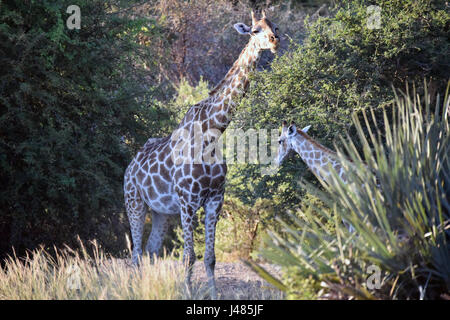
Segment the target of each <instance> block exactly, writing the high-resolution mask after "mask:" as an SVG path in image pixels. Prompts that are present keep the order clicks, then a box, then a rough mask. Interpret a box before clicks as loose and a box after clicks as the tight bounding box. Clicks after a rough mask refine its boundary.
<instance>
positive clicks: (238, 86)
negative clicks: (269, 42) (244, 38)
mask: <svg viewBox="0 0 450 320" xmlns="http://www.w3.org/2000/svg"><path fill="white" fill-rule="evenodd" d="M260 56H261V49H260V48H259V47H258V46H257V45H256V43H255V42H254V40H253V39H250V41H249V43H248V44H247V46H246V47H245V48H244V49H243V50H242V52H241V54H240V55H239V58H238V59H237V60H236V61H235V62H234V64H233V66H232V67H231V69H230V70H229V71H228V73H227V74H226V75H225V77H224V78H223V79H222V81H221V82H220V83H219V84H218V85H217V86H216V87H215V88H214V89H213V90H212V91H211V92H210V93H209V98H208V99H209V100H210V102H211V107H210V108H209V110H208V118H210V119H212V120H213V121H212V122H211V125H210V127H213V128H216V129H219V130H221V131H222V132H223V131H224V130H225V129H226V127H227V125H228V124H229V122H230V121H231V117H232V115H233V113H234V110H235V103H236V100H238V99H239V98H240V97H242V96H243V95H244V94H245V92H246V91H247V88H248V84H249V80H248V78H249V74H250V72H251V71H252V70H254V69H255V67H256V64H257V62H258V60H259V58H260Z"/></svg>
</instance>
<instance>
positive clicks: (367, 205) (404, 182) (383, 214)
mask: <svg viewBox="0 0 450 320" xmlns="http://www.w3.org/2000/svg"><path fill="white" fill-rule="evenodd" d="M449 88H450V82H449V87H448V88H447V93H446V95H445V98H444V99H442V98H439V96H438V98H437V99H436V105H435V106H432V105H430V101H431V98H430V96H429V95H425V96H424V98H423V99H421V98H420V97H419V96H416V92H413V93H411V94H409V93H407V94H405V96H403V97H397V98H396V100H395V103H394V104H393V105H392V108H393V109H394V110H393V111H392V114H393V116H392V117H389V116H388V112H384V113H383V114H384V129H383V130H380V129H376V130H373V131H371V132H370V138H369V139H366V136H365V133H364V131H363V126H368V123H369V122H375V121H376V118H375V116H374V113H372V115H370V113H369V112H367V117H366V113H364V114H365V117H364V118H365V119H366V123H365V124H361V122H360V121H359V120H358V118H356V117H354V123H355V126H356V128H357V132H358V133H357V139H355V138H354V137H353V138H352V137H347V141H345V142H344V143H343V145H344V148H343V149H342V151H341V152H338V155H339V159H340V161H342V163H343V164H344V168H345V170H346V175H347V178H348V183H347V184H344V183H342V181H341V180H340V178H339V177H338V176H337V174H336V173H334V174H333V175H332V179H331V180H330V183H329V184H324V186H325V189H326V191H325V192H322V191H320V190H319V189H317V188H314V187H312V186H309V188H310V192H312V193H315V194H317V195H318V196H319V198H320V199H321V200H322V201H323V202H324V203H325V204H326V207H322V208H318V207H314V206H311V207H309V208H308V209H307V210H305V211H302V212H300V213H299V214H298V215H297V216H298V218H294V220H295V221H294V222H293V223H286V222H283V221H281V222H282V224H283V226H284V232H281V233H277V232H274V233H271V236H270V238H268V247H267V248H266V249H265V250H263V251H262V254H263V256H265V257H266V258H268V259H270V260H271V261H272V262H276V263H278V264H281V265H283V266H285V267H286V268H287V272H286V273H285V277H286V278H285V279H284V281H283V282H282V283H280V282H278V281H277V280H275V279H273V278H272V279H271V278H270V276H269V275H267V274H264V273H263V274H264V276H267V277H268V278H269V279H271V280H272V281H273V283H275V284H276V285H278V286H279V287H281V288H284V289H285V290H287V291H288V292H289V293H290V296H291V297H292V298H296V297H298V296H300V295H301V292H302V290H303V285H304V282H302V280H303V279H305V278H308V277H312V280H313V281H311V283H312V285H313V286H314V285H316V292H318V291H319V289H320V286H321V287H322V289H324V291H325V293H326V296H328V297H332V298H348V297H354V298H363V299H373V298H383V299H385V298H390V299H419V298H420V299H439V298H446V296H445V294H448V291H449V289H450V242H449V241H450V225H449V222H450V202H449V197H448V195H449V194H450V175H449V174H450V132H449V130H450V127H449V122H448V116H449V114H448V110H450V100H449V96H448V93H449V92H448V89H449ZM433 109H434V111H433ZM368 119H370V120H368ZM354 140H359V141H360V142H361V144H362V145H363V155H364V156H363V157H361V156H360V154H359V153H358V151H357V150H356V148H355V144H354V142H353V141H354ZM372 146H373V147H372ZM344 150H345V152H346V153H347V154H348V155H349V157H348V158H347V157H346V156H345V155H344V153H343V151H344ZM363 159H364V160H363ZM349 160H350V161H351V162H349ZM342 219H344V220H346V221H347V222H348V223H350V224H351V225H352V226H353V227H354V229H355V232H349V231H348V230H347V229H346V228H345V227H344V225H343V224H342V223H341V220H342ZM280 220H281V219H280ZM330 221H332V222H333V223H334V227H331V228H330V226H329V225H327V224H326V223H327V222H330ZM377 269H378V272H379V273H378V274H379V280H380V281H379V283H378V286H376V279H375V278H374V277H373V276H374V275H375V276H376V274H375V273H376V272H377V271H376V270H377ZM311 283H310V284H311ZM319 285H320V286H319ZM447 297H448V296H447Z"/></svg>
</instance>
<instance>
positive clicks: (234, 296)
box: [192, 261, 283, 300]
mask: <svg viewBox="0 0 450 320" xmlns="http://www.w3.org/2000/svg"><path fill="white" fill-rule="evenodd" d="M262 266H263V267H264V268H265V269H266V270H267V271H269V272H270V273H272V274H274V275H279V274H280V270H279V268H277V267H275V266H271V265H262ZM215 278H216V286H217V291H218V295H219V299H223V300H241V299H243V300H244V299H248V300H254V299H258V300H260V299H261V300H265V299H281V298H282V297H283V296H282V293H281V292H280V291H279V290H277V289H275V288H274V287H273V286H272V285H270V284H269V283H267V282H266V281H265V280H263V279H261V278H260V277H259V275H257V274H256V273H255V272H254V271H253V270H252V269H250V268H249V267H247V266H246V265H245V264H243V263H242V262H217V263H216V269H215ZM192 280H193V282H194V283H197V284H200V283H202V284H203V285H205V284H206V283H207V278H206V272H205V267H204V264H203V261H196V263H195V265H194V270H193V275H192Z"/></svg>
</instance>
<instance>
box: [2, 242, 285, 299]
mask: <svg viewBox="0 0 450 320" xmlns="http://www.w3.org/2000/svg"><path fill="white" fill-rule="evenodd" d="M88 251H89V253H88ZM54 252H55V253H54V254H50V253H49V251H48V250H44V249H43V248H41V249H38V250H35V251H32V252H30V253H29V254H28V255H27V256H26V257H25V258H18V257H10V258H9V259H8V260H7V261H6V263H5V266H4V268H3V269H2V268H0V300H180V299H181V300H185V299H199V300H203V299H209V295H208V286H207V279H206V274H204V268H203V263H202V262H201V261H199V262H198V263H196V265H195V268H194V275H195V276H194V278H195V279H193V280H194V281H193V286H192V290H191V292H188V290H187V289H186V286H185V283H184V278H185V268H184V265H183V264H182V263H181V262H180V261H178V260H176V259H175V258H174V257H172V256H171V255H165V257H163V258H155V259H153V260H152V261H151V259H150V257H149V256H148V255H144V256H143V258H142V263H141V265H140V266H139V267H135V266H133V265H131V263H130V261H129V260H126V259H117V258H113V257H110V256H109V255H107V254H106V253H105V252H104V251H103V250H102V249H101V248H99V246H98V245H97V243H95V242H93V243H92V246H90V248H89V249H87V248H86V247H85V246H84V245H83V244H81V249H80V250H77V251H75V250H72V249H71V248H69V247H66V248H65V249H64V250H56V249H55V251H54ZM217 269H218V270H217V271H219V272H220V273H222V274H223V276H222V277H221V278H222V279H221V280H220V281H218V286H219V297H221V298H222V299H233V300H241V299H242V298H245V299H250V300H261V299H264V300H265V299H283V294H282V293H281V292H280V291H279V290H276V289H274V288H270V287H267V286H266V285H263V283H262V282H263V281H262V280H261V281H256V280H255V279H254V278H255V275H253V278H252V281H250V280H248V281H245V279H244V280H243V275H245V274H247V277H250V276H251V274H248V273H246V272H245V270H243V269H242V265H239V264H234V265H233V264H231V265H230V264H228V265H226V266H221V265H219V266H218V268H217ZM248 271H249V270H247V272H248ZM250 272H251V271H250ZM216 273H217V272H216ZM235 273H239V274H237V275H236V274H235ZM256 278H258V277H256ZM216 280H217V276H216Z"/></svg>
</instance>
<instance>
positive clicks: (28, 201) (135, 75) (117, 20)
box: [0, 0, 169, 259]
mask: <svg viewBox="0 0 450 320" xmlns="http://www.w3.org/2000/svg"><path fill="white" fill-rule="evenodd" d="M72 4H76V5H78V6H79V7H80V9H81V12H82V17H81V29H79V30H76V29H74V30H69V29H68V28H66V19H67V18H68V17H69V14H66V9H67V7H68V6H69V5H72ZM128 5H129V4H128ZM126 8H128V7H127V3H126V1H125V2H124V1H109V2H108V3H107V4H105V3H104V1H90V0H89V1H84V0H79V1H29V0H26V1H2V4H1V6H0V21H1V23H0V52H1V55H0V64H1V65H2V72H1V74H0V181H1V183H2V186H3V187H2V189H1V191H0V207H1V214H0V259H1V258H3V255H4V254H5V252H10V250H11V247H12V246H14V247H15V249H16V252H17V254H20V253H23V252H24V249H25V248H28V249H33V248H36V247H37V246H38V245H39V244H44V245H50V244H51V245H57V246H59V245H62V243H68V244H74V240H75V235H76V234H79V235H80V236H81V237H82V239H84V240H86V239H94V238H97V239H98V240H99V241H100V242H101V243H102V244H104V245H105V247H107V248H108V249H109V250H111V251H114V250H117V249H118V248H120V247H122V248H123V247H124V233H125V230H126V229H124V227H126V223H125V219H124V216H123V215H122V214H121V211H122V209H119V208H120V207H122V206H123V202H122V200H121V199H122V194H123V191H122V190H123V188H122V181H123V180H122V179H123V173H124V171H125V167H126V166H127V164H128V161H129V159H130V157H131V152H132V150H133V148H134V147H135V145H136V144H139V143H143V142H144V141H145V139H147V138H148V135H159V134H161V133H162V132H164V130H165V127H164V126H165V125H166V124H167V123H168V122H169V119H168V118H169V112H168V111H167V109H165V108H161V107H160V105H159V104H157V103H156V102H155V101H154V100H155V98H157V97H158V83H157V81H156V80H155V78H154V76H155V74H154V73H153V70H152V69H151V68H148V67H144V62H145V60H146V59H148V58H149V56H153V59H156V58H157V56H155V55H153V54H152V51H151V48H149V47H145V46H144V45H141V44H139V37H140V35H141V34H145V35H147V36H148V37H150V38H158V37H160V36H161V34H162V33H163V29H162V28H161V27H160V26H159V25H157V24H156V22H155V21H154V20H152V19H130V16H128V15H126V14H125V13H122V15H119V14H115V13H114V12H113V11H114V10H122V9H124V10H125V9H126ZM100 26H101V27H100ZM147 27H148V28H147ZM146 30H147V31H146Z"/></svg>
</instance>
